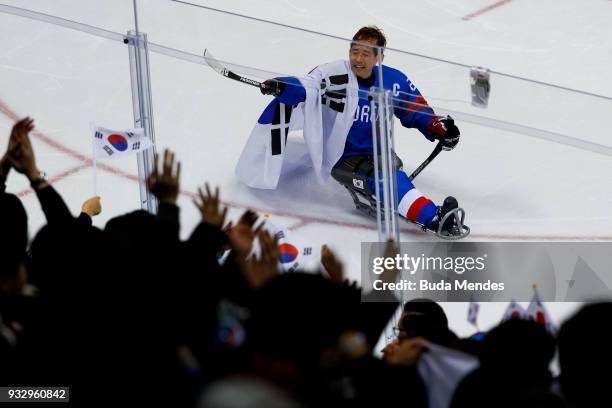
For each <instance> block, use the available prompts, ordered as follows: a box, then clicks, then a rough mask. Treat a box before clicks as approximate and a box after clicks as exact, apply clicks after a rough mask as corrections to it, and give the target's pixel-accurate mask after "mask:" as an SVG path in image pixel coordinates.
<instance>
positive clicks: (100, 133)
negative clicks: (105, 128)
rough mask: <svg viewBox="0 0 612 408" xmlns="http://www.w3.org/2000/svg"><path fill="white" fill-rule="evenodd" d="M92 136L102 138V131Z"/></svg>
mask: <svg viewBox="0 0 612 408" xmlns="http://www.w3.org/2000/svg"><path fill="white" fill-rule="evenodd" d="M94 136H95V137H96V139H102V138H103V137H104V136H103V135H102V132H96V134H95V135H94Z"/></svg>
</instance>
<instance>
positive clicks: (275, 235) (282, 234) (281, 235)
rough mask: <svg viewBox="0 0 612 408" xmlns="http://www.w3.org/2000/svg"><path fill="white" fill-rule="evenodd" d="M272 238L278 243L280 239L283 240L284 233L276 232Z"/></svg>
mask: <svg viewBox="0 0 612 408" xmlns="http://www.w3.org/2000/svg"><path fill="white" fill-rule="evenodd" d="M274 238H276V240H277V241H280V240H281V239H283V238H285V232H284V231H278V232H277V233H276V234H274Z"/></svg>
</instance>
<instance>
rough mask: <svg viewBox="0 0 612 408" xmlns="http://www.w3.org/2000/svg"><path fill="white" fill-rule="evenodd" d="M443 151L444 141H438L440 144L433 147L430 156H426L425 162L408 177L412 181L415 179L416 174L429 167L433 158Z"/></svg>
mask: <svg viewBox="0 0 612 408" xmlns="http://www.w3.org/2000/svg"><path fill="white" fill-rule="evenodd" d="M441 151H442V143H441V142H438V144H437V145H436V147H435V148H434V149H433V152H431V154H430V155H429V157H428V158H426V159H425V161H424V162H423V163H421V165H420V166H419V167H417V169H416V170H415V171H413V172H412V174H411V175H410V177H408V179H409V180H410V181H412V180H414V179H415V178H416V176H418V175H419V173H420V172H422V171H423V169H424V168H425V167H427V166H428V165H429V163H431V162H432V160H433V159H435V158H436V156H437V155H438V154H440V152H441Z"/></svg>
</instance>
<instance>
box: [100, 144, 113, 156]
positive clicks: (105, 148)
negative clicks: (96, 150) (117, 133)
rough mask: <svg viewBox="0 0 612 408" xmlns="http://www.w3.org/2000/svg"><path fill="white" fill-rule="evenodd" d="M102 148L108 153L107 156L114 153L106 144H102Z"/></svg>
mask: <svg viewBox="0 0 612 408" xmlns="http://www.w3.org/2000/svg"><path fill="white" fill-rule="evenodd" d="M103 149H104V151H105V152H106V153H108V155H109V156H112V155H113V154H114V153H115V152H114V151H113V149H111V148H110V147H108V146H104V147H103Z"/></svg>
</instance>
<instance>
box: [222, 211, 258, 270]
mask: <svg viewBox="0 0 612 408" xmlns="http://www.w3.org/2000/svg"><path fill="white" fill-rule="evenodd" d="M257 218H258V217H257V214H256V213H255V212H253V211H252V210H246V211H245V212H244V213H243V214H242V216H241V217H240V220H239V221H238V223H237V224H236V225H235V226H233V227H232V228H231V229H229V231H228V232H227V236H228V238H229V244H230V247H231V248H232V250H234V252H235V254H236V256H237V258H238V260H244V259H246V257H247V256H248V255H249V254H250V253H251V249H253V240H254V239H255V236H256V235H257V233H258V232H259V230H260V229H261V227H262V226H263V224H264V223H263V222H262V223H261V224H259V225H258V226H257V227H255V223H256V222H257Z"/></svg>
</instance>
